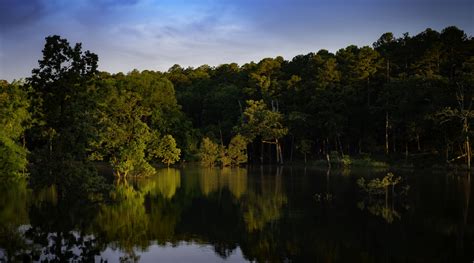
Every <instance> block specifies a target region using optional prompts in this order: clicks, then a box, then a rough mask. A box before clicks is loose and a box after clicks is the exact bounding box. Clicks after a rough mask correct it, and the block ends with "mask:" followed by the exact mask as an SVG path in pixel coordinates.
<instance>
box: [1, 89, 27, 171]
mask: <svg viewBox="0 0 474 263" xmlns="http://www.w3.org/2000/svg"><path fill="white" fill-rule="evenodd" d="M28 107H29V101H28V99H27V96H26V92H25V91H24V90H23V89H22V88H21V85H20V83H18V82H14V83H11V84H9V83H6V82H0V173H1V174H2V175H1V177H6V178H9V177H20V176H21V175H24V171H25V169H26V165H27V163H28V161H27V159H26V155H27V152H28V151H27V149H26V148H25V146H24V145H21V143H20V139H21V138H24V137H23V136H24V132H25V128H26V127H27V125H28V123H29V121H30V113H29V112H28Z"/></svg>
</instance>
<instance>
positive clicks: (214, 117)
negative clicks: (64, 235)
mask: <svg viewBox="0 0 474 263" xmlns="http://www.w3.org/2000/svg"><path fill="white" fill-rule="evenodd" d="M473 69H474V40H473V38H472V37H471V36H467V35H466V33H464V31H462V30H460V29H458V28H456V27H453V26H452V27H447V28H445V29H443V30H442V31H441V32H437V31H435V30H432V29H426V30H425V31H423V32H421V33H419V34H417V35H415V36H410V35H409V34H408V33H406V34H404V35H403V36H401V37H395V36H394V35H393V34H392V33H385V34H383V35H382V36H381V37H380V38H379V39H378V40H377V41H376V42H374V43H373V45H372V47H369V46H364V47H357V46H354V45H350V46H347V47H346V48H342V49H340V50H338V51H337V52H335V53H331V52H329V51H327V50H319V51H318V52H317V53H309V54H306V55H298V56H296V57H294V58H293V59H291V60H285V59H284V58H282V57H276V58H265V59H262V60H261V61H259V62H258V63H255V62H250V63H247V64H244V65H241V66H239V65H237V64H236V63H230V64H223V65H219V66H216V67H210V66H208V65H203V66H200V67H197V68H192V67H188V68H183V67H181V66H179V65H174V66H173V67H171V68H170V69H169V70H168V71H166V72H160V71H151V70H145V71H141V72H139V71H137V70H133V71H131V72H129V73H127V74H123V73H117V74H110V73H107V72H100V71H99V70H98V56H97V55H96V54H94V53H92V52H90V51H82V46H81V44H80V43H78V44H75V45H70V43H69V42H68V41H67V40H66V39H63V38H61V37H60V36H49V37H47V38H46V43H45V46H44V49H43V57H42V58H41V59H40V60H39V61H38V67H37V68H35V69H33V70H32V74H31V76H30V77H28V78H26V79H25V80H22V81H13V82H12V83H8V82H6V81H2V82H1V83H0V86H1V94H0V112H1V119H0V121H1V125H0V142H1V143H0V158H1V160H0V165H1V166H2V167H1V168H2V170H3V171H5V172H4V174H5V175H14V176H15V177H19V176H21V174H24V171H25V169H26V168H27V165H28V164H30V166H29V168H30V170H35V169H37V170H42V169H43V170H44V167H45V166H46V167H48V169H49V170H47V171H51V170H54V169H56V170H58V171H63V170H64V169H66V168H67V169H73V168H72V167H73V166H74V167H76V166H78V165H79V164H81V165H82V167H85V168H82V169H86V170H88V171H90V172H91V173H92V174H94V169H93V168H90V169H89V168H87V167H90V164H91V163H92V162H93V161H105V162H108V163H109V164H110V165H111V166H112V167H113V170H114V173H115V174H116V175H117V176H122V177H126V176H129V175H146V174H150V173H153V171H154V168H153V165H152V164H155V163H160V162H161V163H163V164H165V165H168V166H169V165H171V164H174V163H176V162H178V161H184V162H187V161H198V160H200V161H201V162H202V163H203V164H204V165H206V166H214V165H220V166H238V165H241V164H244V163H247V162H251V163H279V164H283V163H285V162H294V161H296V160H305V162H306V160H307V159H311V160H314V159H328V160H329V159H330V158H334V157H340V158H345V157H347V156H359V157H367V156H370V155H372V156H378V157H380V158H385V159H390V160H407V161H417V160H419V159H420V158H421V159H423V160H429V161H431V162H433V163H434V162H439V161H442V162H446V163H453V162H463V163H465V164H467V166H468V167H470V160H471V142H470V137H471V134H472V130H471V128H470V127H471V123H472V118H473V116H474V112H473V110H472V101H473V97H472V95H473V94H472V93H473V81H474V74H473ZM53 163H54V164H53ZM65 166H66V167H65ZM48 174H54V173H51V172H43V176H41V178H43V179H44V178H48V180H49V181H52V182H54V183H58V182H59V181H61V180H62V179H61V178H57V176H53V177H54V178H49V177H48ZM74 174H76V175H77V176H76V177H77V179H80V178H82V177H83V176H84V174H87V173H86V172H85V171H84V170H81V171H78V172H75V173H74ZM7 177H8V176H7ZM96 177H97V176H89V177H88V178H89V179H88V180H92V181H94V180H96V179H97V180H100V179H98V178H99V177H97V178H96ZM90 178H96V179H90ZM82 179H83V178H82ZM82 179H81V180H82ZM91 183H92V182H91Z"/></svg>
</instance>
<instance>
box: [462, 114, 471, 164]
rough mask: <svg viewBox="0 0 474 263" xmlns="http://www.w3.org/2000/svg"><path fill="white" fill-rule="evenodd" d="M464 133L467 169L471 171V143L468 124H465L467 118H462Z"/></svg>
mask: <svg viewBox="0 0 474 263" xmlns="http://www.w3.org/2000/svg"><path fill="white" fill-rule="evenodd" d="M463 129H464V133H465V134H466V142H465V144H466V145H465V147H466V163H467V169H469V170H471V143H470V142H469V124H468V123H467V118H464V125H463Z"/></svg>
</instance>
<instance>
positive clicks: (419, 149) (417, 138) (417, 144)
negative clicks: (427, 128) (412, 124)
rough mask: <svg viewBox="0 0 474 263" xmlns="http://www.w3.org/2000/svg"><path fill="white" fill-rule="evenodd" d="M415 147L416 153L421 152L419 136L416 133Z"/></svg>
mask: <svg viewBox="0 0 474 263" xmlns="http://www.w3.org/2000/svg"><path fill="white" fill-rule="evenodd" d="M416 147H417V149H418V151H419V152H420V151H421V145H420V134H418V133H416Z"/></svg>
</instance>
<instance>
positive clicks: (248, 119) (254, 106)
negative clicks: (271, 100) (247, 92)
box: [239, 100, 288, 141]
mask: <svg viewBox="0 0 474 263" xmlns="http://www.w3.org/2000/svg"><path fill="white" fill-rule="evenodd" d="M239 130H240V131H241V133H242V135H244V136H245V137H246V138H249V139H250V140H252V141H253V140H254V139H255V138H256V137H257V136H259V137H261V138H262V140H275V139H279V138H281V137H283V136H284V135H286V134H287V133H288V129H287V128H285V127H284V126H283V115H282V114H281V113H279V112H276V111H273V110H269V109H268V108H267V106H266V104H265V102H263V100H259V101H254V100H247V108H246V109H245V111H244V121H243V124H242V125H241V127H239Z"/></svg>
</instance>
